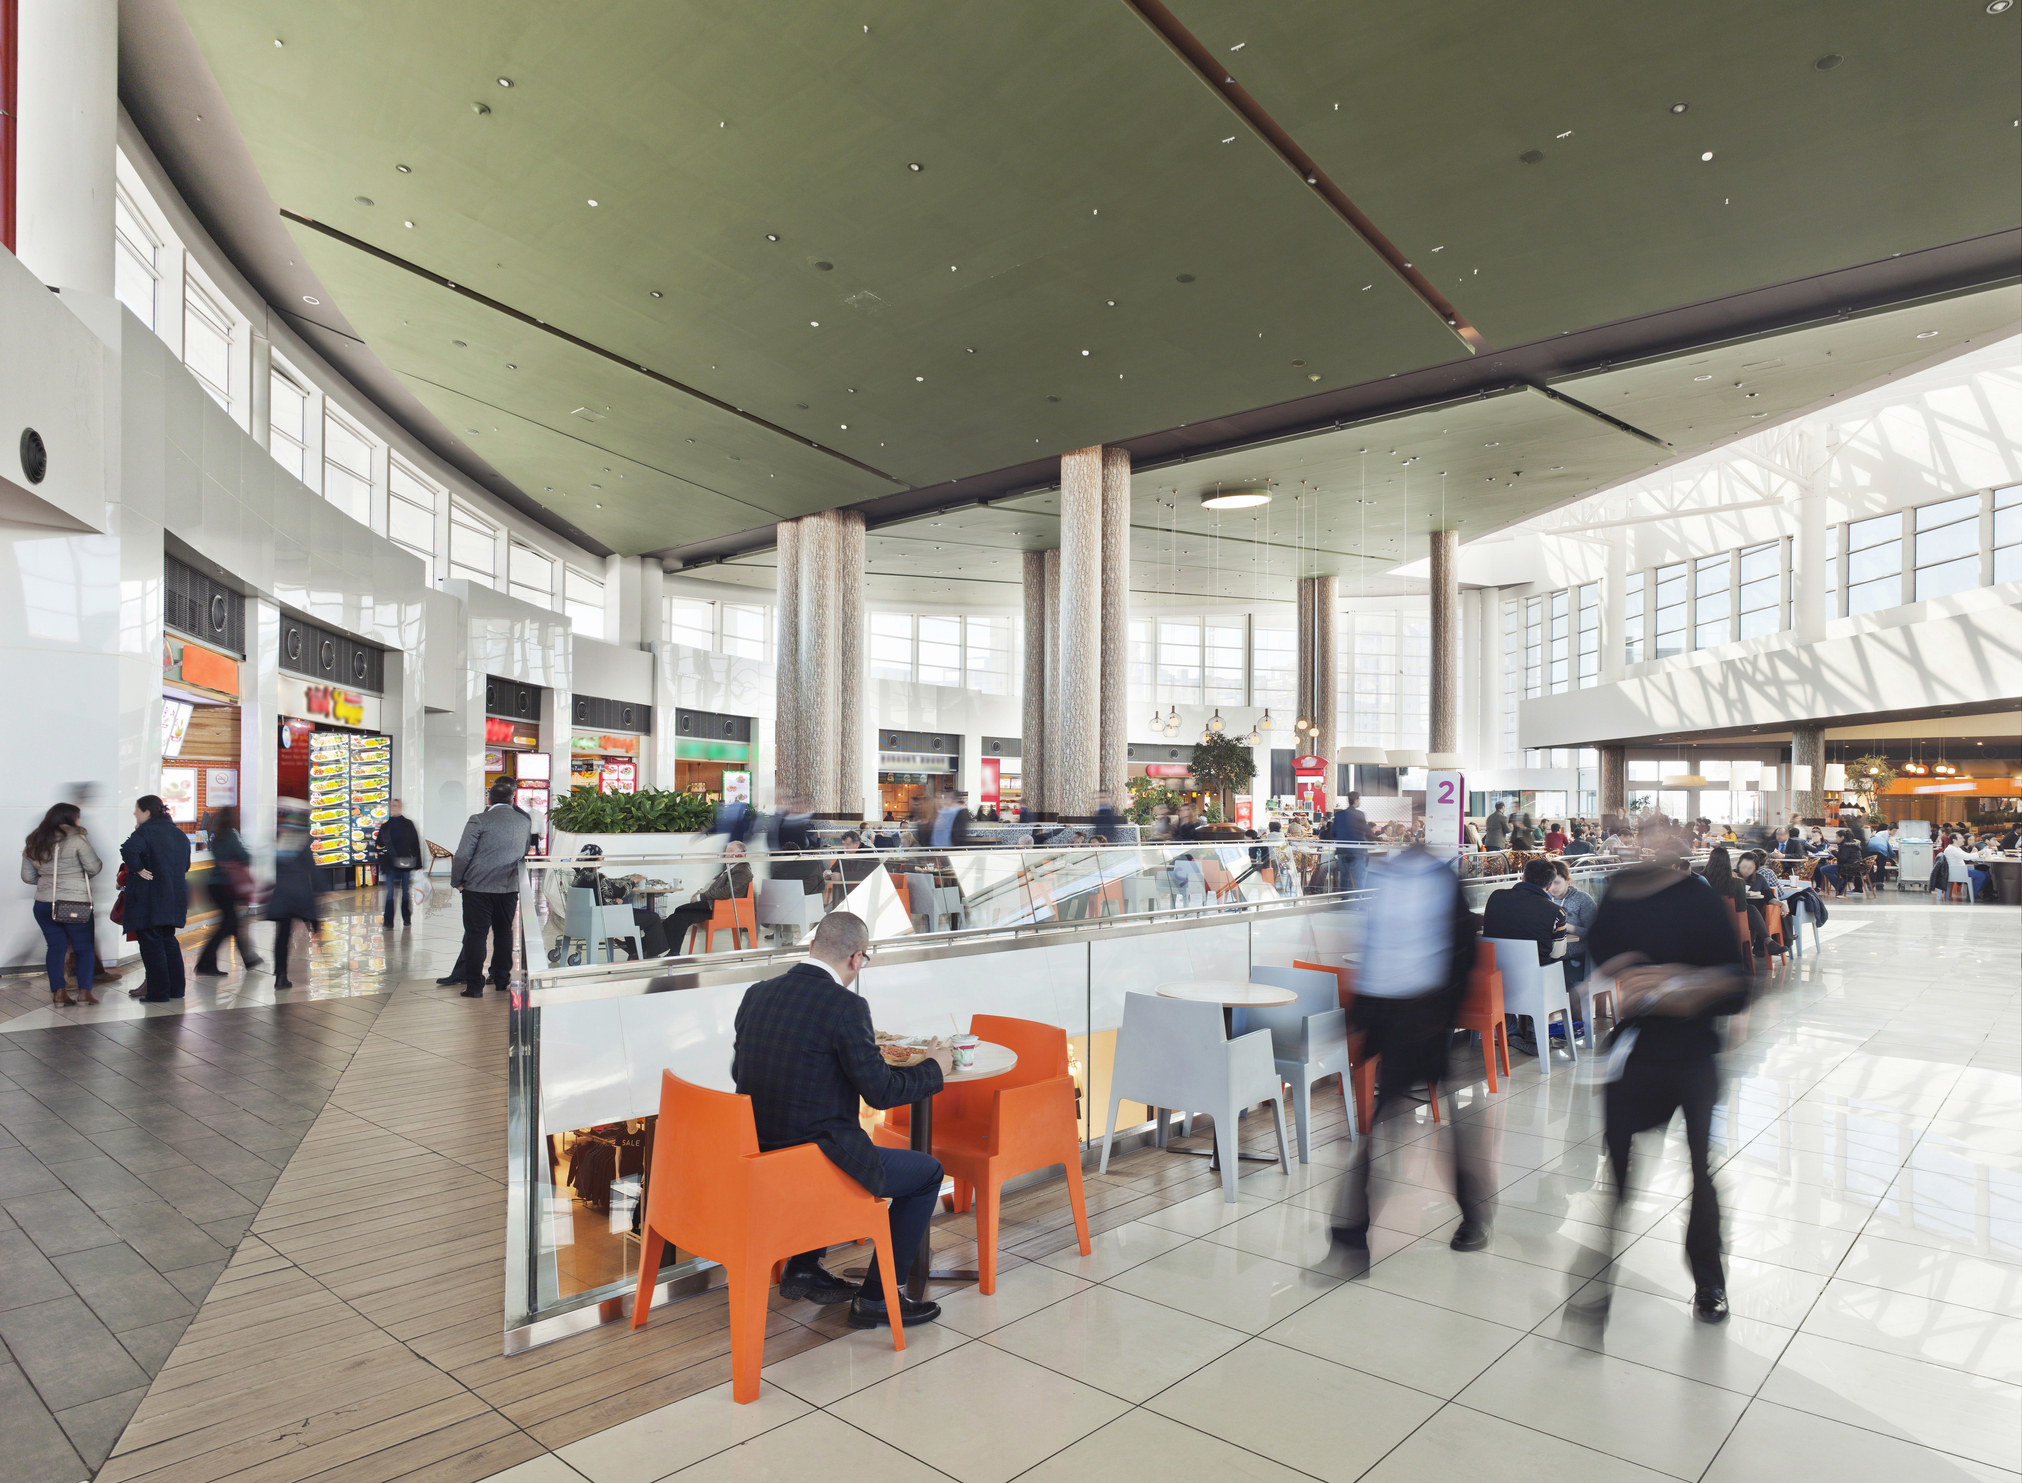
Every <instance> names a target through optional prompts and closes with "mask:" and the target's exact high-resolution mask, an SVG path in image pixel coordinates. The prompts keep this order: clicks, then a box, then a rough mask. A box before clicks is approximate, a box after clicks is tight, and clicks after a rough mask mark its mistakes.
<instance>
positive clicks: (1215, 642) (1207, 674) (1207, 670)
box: [1201, 618, 1247, 705]
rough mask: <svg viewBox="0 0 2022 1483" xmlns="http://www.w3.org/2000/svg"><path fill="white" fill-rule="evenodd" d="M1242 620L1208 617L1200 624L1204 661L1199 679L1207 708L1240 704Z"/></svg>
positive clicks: (1243, 644)
mask: <svg viewBox="0 0 2022 1483" xmlns="http://www.w3.org/2000/svg"><path fill="white" fill-rule="evenodd" d="M1243 629H1244V624H1243V620H1242V619H1241V618H1237V619H1234V620H1233V621H1232V620H1230V619H1227V618H1209V619H1207V620H1206V621H1205V622H1204V623H1203V624H1202V630H1203V632H1204V634H1205V636H1206V637H1205V645H1204V648H1203V650H1202V652H1203V654H1204V656H1205V662H1204V664H1203V667H1202V672H1201V678H1202V682H1203V684H1204V685H1205V687H1206V689H1205V692H1204V693H1203V694H1202V696H1201V700H1202V702H1203V703H1204V704H1207V705H1241V704H1243V651H1244V648H1245V640H1246V638H1247V635H1246V634H1245V633H1244V631H1243Z"/></svg>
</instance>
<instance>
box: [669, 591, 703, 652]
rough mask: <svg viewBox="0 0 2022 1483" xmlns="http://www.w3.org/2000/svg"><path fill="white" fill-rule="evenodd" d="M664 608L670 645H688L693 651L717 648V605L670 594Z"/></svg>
mask: <svg viewBox="0 0 2022 1483" xmlns="http://www.w3.org/2000/svg"><path fill="white" fill-rule="evenodd" d="M663 606H664V607H665V609H666V613H665V616H666V622H667V642H668V643H670V644H686V645H687V646H688V647H689V648H691V649H713V648H715V647H716V604H715V603H713V602H704V601H703V600H702V599H701V598H697V597H675V596H672V595H671V594H670V595H669V596H668V597H667V599H666V600H665V603H664V604H663Z"/></svg>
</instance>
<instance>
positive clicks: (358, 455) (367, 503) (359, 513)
mask: <svg viewBox="0 0 2022 1483" xmlns="http://www.w3.org/2000/svg"><path fill="white" fill-rule="evenodd" d="M323 498H325V499H327V500H328V501H330V503H331V504H333V505H335V506H336V507H337V508H338V509H340V510H342V511H343V512H344V513H345V514H347V515H349V516H350V517H351V518H352V519H353V520H356V521H357V522H358V523H359V524H361V525H367V524H370V523H371V520H372V444H371V441H370V440H369V439H367V438H366V436H365V434H364V433H362V432H360V431H359V430H358V429H357V428H355V427H353V426H352V425H351V424H350V423H349V422H347V421H345V420H344V419H343V418H342V417H339V416H338V415H337V414H336V413H335V412H331V411H327V410H326V411H325V412H324V414H323Z"/></svg>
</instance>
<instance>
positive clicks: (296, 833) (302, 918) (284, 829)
mask: <svg viewBox="0 0 2022 1483" xmlns="http://www.w3.org/2000/svg"><path fill="white" fill-rule="evenodd" d="M278 813H279V819H280V826H281V828H280V839H279V841H278V844H277V847H276V849H275V851H274V891H273V894H272V895H271V896H269V897H268V898H267V920H268V921H270V922H272V923H273V924H274V987H275V988H277V989H292V988H294V987H295V985H294V984H293V983H292V982H291V981H290V980H289V978H288V950H289V949H290V948H292V947H293V946H294V945H295V940H294V939H295V924H296V923H297V922H300V923H301V924H302V925H303V926H304V927H306V928H308V930H309V936H310V938H311V939H312V940H313V939H314V938H316V937H317V936H318V935H320V934H321V933H322V931H323V903H322V898H321V895H320V893H319V892H318V891H317V890H316V862H315V858H314V857H313V856H312V855H311V854H310V852H309V806H308V805H307V804H305V803H303V802H302V801H301V800H300V799H299V798H283V799H282V800H281V802H280V807H279V810H278Z"/></svg>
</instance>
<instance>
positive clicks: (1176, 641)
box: [1155, 618, 1201, 705]
mask: <svg viewBox="0 0 2022 1483" xmlns="http://www.w3.org/2000/svg"><path fill="white" fill-rule="evenodd" d="M1155 698H1156V699H1157V700H1159V701H1162V702H1163V701H1176V702H1178V703H1180V704H1182V705H1198V704H1200V699H1201V625H1200V620H1199V619H1198V618H1181V619H1175V618H1161V619H1159V623H1158V694H1157V696H1156V697H1155Z"/></svg>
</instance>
